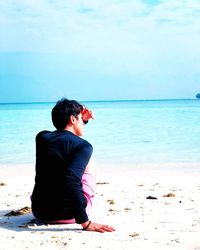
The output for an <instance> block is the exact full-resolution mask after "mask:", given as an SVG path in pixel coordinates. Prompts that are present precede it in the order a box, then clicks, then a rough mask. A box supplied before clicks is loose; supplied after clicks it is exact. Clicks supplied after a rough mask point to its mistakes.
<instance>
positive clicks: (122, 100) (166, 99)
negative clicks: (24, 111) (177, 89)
mask: <svg viewBox="0 0 200 250" xmlns="http://www.w3.org/2000/svg"><path fill="white" fill-rule="evenodd" d="M61 99H62V98H61ZM178 100H198V98H159V99H115V100H90V101H86V100H85V101H78V102H80V103H91V102H137V101H138V102H140V101H178ZM56 102H57V101H47V102H45V101H34V102H26V101H25V102H0V105H4V104H5V105H6V104H7V105H8V104H45V103H56Z"/></svg>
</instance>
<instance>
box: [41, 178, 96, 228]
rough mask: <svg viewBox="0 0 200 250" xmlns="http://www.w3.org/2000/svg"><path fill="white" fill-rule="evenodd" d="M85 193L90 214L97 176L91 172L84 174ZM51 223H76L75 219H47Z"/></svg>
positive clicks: (87, 211)
mask: <svg viewBox="0 0 200 250" xmlns="http://www.w3.org/2000/svg"><path fill="white" fill-rule="evenodd" d="M81 182H82V186H83V193H84V195H85V198H86V199H87V207H86V213H87V215H88V216H89V214H90V213H91V210H92V204H93V200H94V189H95V178H94V176H93V175H92V174H91V173H84V174H83V176H82V180H81ZM45 222H46V223H49V224H73V223H76V221H75V219H70V220H57V221H45Z"/></svg>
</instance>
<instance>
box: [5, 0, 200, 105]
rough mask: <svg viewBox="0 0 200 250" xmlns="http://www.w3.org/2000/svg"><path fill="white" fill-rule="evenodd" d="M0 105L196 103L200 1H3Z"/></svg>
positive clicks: (199, 78)
mask: <svg viewBox="0 0 200 250" xmlns="http://www.w3.org/2000/svg"><path fill="white" fill-rule="evenodd" d="M0 9H1V13H0V102H27V101H28V102H29V101H30V102H31V101H55V100H57V99H58V98H60V97H63V96H65V97H68V98H70V99H78V100H80V101H85V100H107V99H112V100H113V99H157V98H194V96H195V94H196V93H197V92H200V45H199V44H200V1H199V0H123V1H120V0H68V1H66V0H26V1H24V0H15V1H12V0H6V1H5V0H0Z"/></svg>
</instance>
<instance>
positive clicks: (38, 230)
mask: <svg viewBox="0 0 200 250" xmlns="http://www.w3.org/2000/svg"><path fill="white" fill-rule="evenodd" d="M100 169H102V166H98V171H97V183H102V184H97V187H96V199H95V205H94V210H93V215H92V216H91V220H93V221H95V222H99V223H106V224H109V225H112V226H114V227H115V228H116V231H115V232H113V233H104V234H100V233H95V232H84V231H82V230H81V227H80V226H79V225H77V224H74V225H29V226H28V227H21V226H23V225H25V224H26V223H27V222H29V221H30V220H31V219H33V216H32V214H27V215H21V216H16V217H14V216H12V217H5V216H4V214H6V213H7V212H10V211H11V210H17V209H20V208H22V207H25V206H29V207H30V198H29V197H30V194H31V192H32V188H33V184H34V166H0V183H5V184H6V185H5V186H3V185H2V186H0V250H8V249H19V250H23V249H34V250H36V249H48V250H49V249H69V250H71V249H74V250H75V249H76V250H77V249H112V250H113V249H126V250H127V249H136V250H140V249H145V250H146V249H153V250H157V249H159V250H165V249H180V250H186V249H187V250H200V164H178V165H177V164H171V165H168V164H166V165H162V166H151V165H146V166H141V165H140V166H132V167H130V166H129V167H128V166H126V167H121V168H120V169H119V168H118V167H116V166H103V169H107V170H106V171H104V172H102V171H101V170H100ZM103 183H104V184H103ZM168 193H173V194H174V195H175V197H163V195H166V194H168ZM147 196H154V197H157V200H150V199H146V197H147Z"/></svg>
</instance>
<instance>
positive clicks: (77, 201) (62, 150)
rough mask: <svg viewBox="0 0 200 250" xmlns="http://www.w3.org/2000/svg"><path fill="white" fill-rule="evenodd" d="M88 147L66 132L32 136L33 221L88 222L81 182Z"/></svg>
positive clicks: (88, 155)
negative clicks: (34, 153) (33, 146)
mask: <svg viewBox="0 0 200 250" xmlns="http://www.w3.org/2000/svg"><path fill="white" fill-rule="evenodd" d="M92 151H93V148H92V145H91V144H90V143H88V142H87V141H86V140H84V139H82V138H80V137H78V136H76V135H74V134H73V133H71V132H69V131H66V130H60V131H59V130H57V131H54V132H50V131H42V132H40V133H39V134H38V135H37V136H36V176H35V186H34V189H33V194H32V211H33V214H34V215H35V217H37V218H38V219H41V220H46V221H55V220H67V219H72V218H75V220H76V222H77V223H79V224H80V223H84V222H86V221H87V220H88V216H87V214H86V211H85V208H86V206H87V201H86V198H85V196H84V194H83V190H82V184H81V178H82V175H83V173H84V170H85V167H86V166H87V164H88V162H89V159H90V157H91V155H92Z"/></svg>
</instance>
